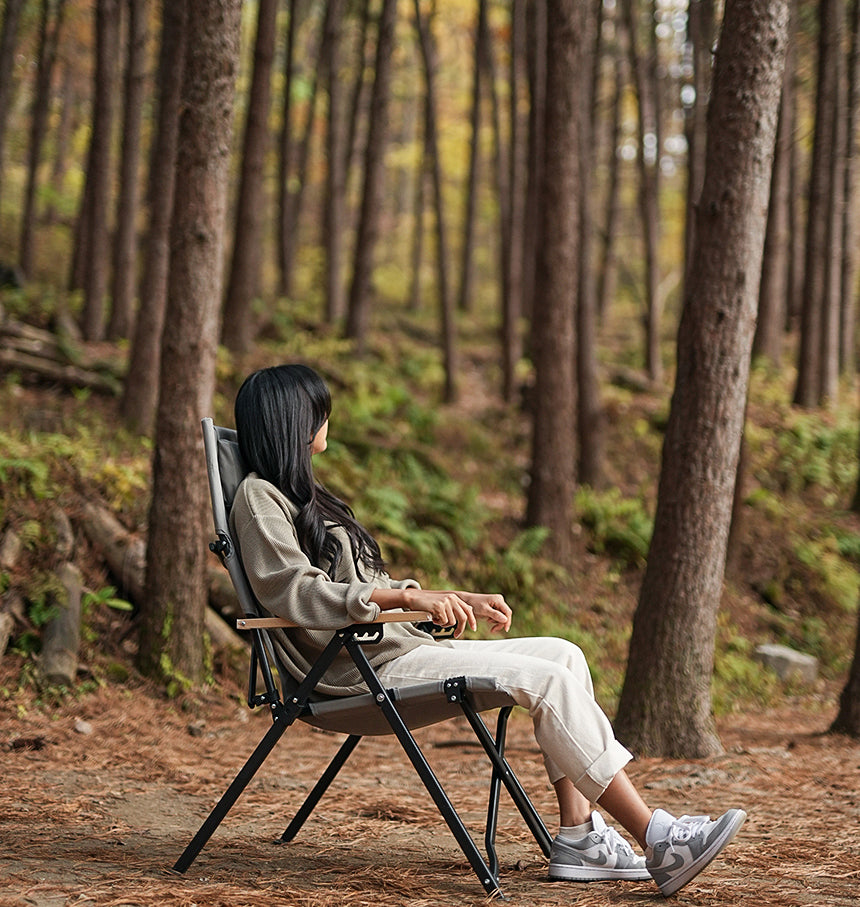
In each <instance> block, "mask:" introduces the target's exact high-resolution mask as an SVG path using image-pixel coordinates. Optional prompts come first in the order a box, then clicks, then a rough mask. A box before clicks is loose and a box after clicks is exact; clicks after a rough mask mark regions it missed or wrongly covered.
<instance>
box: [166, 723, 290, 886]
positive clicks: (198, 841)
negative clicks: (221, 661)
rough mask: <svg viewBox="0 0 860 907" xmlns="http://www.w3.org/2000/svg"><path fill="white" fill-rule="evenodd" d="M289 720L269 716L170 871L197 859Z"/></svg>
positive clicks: (182, 867) (284, 729) (184, 867)
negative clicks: (265, 727)
mask: <svg viewBox="0 0 860 907" xmlns="http://www.w3.org/2000/svg"><path fill="white" fill-rule="evenodd" d="M290 724H291V722H290V721H288V720H286V719H285V717H284V716H283V715H280V714H278V713H276V714H275V715H274V716H273V722H272V726H271V727H270V728H269V730H268V731H267V732H266V735H265V737H263V739H262V740H261V741H260V742H259V743H258V744H257V748H256V749H255V750H254V752H253V753H251V755H250V757H249V758H248V761H247V762H246V763H245V764H244V765H243V766H242V768H241V769H240V770H239V774H237V775H236V777H235V778H234V779H233V783H232V784H231V785H230V786H229V787H228V788H227V790H226V791H225V793H224V795H223V796H222V797H221V799H220V800H219V801H218V802H217V803H216V804H215V808H214V809H213V810H212V812H211V813H209V816H208V818H207V819H206V821H205V822H204V823H203V824H202V825H201V826H200V828H199V830H198V831H197V834H196V835H194V837H193V838H192V840H191V843H190V844H189V845H188V846H187V847H186V848H185V850H184V851H183V852H182V856H181V857H180V858H179V859H178V860H177V861H176V863H174V864H173V871H174V872H185V870H186V869H188V867H189V866H190V865H191V864H192V863H193V862H194V861H195V859H197V855H198V854H199V853H200V851H201V850H202V849H203V848H204V846H205V845H206V842H207V841H208V840H209V839H210V838H211V837H212V834H213V833H214V831H215V829H216V828H217V827H218V826H219V825H220V824H221V821H222V819H223V818H224V817H225V816H226V815H227V813H228V812H229V811H230V809H231V808H232V806H233V804H234V803H235V802H236V801H237V800H238V799H239V796H240V795H241V793H242V791H243V790H245V788H246V787H247V786H248V783H249V782H250V781H251V779H252V778H253V777H254V775H255V774H256V773H257V769H259V768H260V766H261V765H262V764H263V762H265V760H266V757H267V756H268V755H269V753H270V752H271V751H272V750H273V749H274V747H275V744H276V743H277V742H278V741H279V740H280V739H281V737H282V736H283V733H284V731H286V729H287V728H288V727H289V725H290Z"/></svg>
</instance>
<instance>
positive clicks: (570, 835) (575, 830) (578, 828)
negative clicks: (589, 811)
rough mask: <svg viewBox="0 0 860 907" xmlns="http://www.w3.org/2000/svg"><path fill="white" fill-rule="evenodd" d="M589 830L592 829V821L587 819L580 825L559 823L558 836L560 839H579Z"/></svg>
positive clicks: (570, 840) (571, 840)
mask: <svg viewBox="0 0 860 907" xmlns="http://www.w3.org/2000/svg"><path fill="white" fill-rule="evenodd" d="M590 831H594V823H593V822H592V821H591V819H589V820H588V821H587V822H585V823H583V824H582V825H561V826H560V827H559V829H558V836H559V837H560V838H561V839H562V841H569V842H573V841H581V840H582V839H583V838H584V837H585V836H586V835H587V834H588V833H589V832H590Z"/></svg>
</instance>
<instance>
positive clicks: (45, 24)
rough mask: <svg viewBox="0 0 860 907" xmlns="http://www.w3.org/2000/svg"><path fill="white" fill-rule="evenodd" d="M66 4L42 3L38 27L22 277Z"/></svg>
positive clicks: (29, 257) (28, 260) (29, 254)
mask: <svg viewBox="0 0 860 907" xmlns="http://www.w3.org/2000/svg"><path fill="white" fill-rule="evenodd" d="M64 11H65V0H57V2H56V3H54V4H52V3H51V0H42V13H41V20H40V23H39V52H38V63H37V75H36V91H35V94H34V96H33V107H32V113H31V120H30V148H29V151H28V155H27V185H26V188H25V190H24V213H23V215H22V217H21V242H20V246H19V249H18V263H19V265H20V266H21V270H22V271H23V272H24V274H27V275H29V274H32V272H33V233H34V230H35V225H36V183H37V180H38V176H39V162H40V160H41V157H42V145H43V143H44V140H45V132H46V130H47V127H48V114H49V111H50V105H51V80H52V77H53V74H54V67H55V64H56V61H57V45H58V43H59V40H60V30H61V28H62V25H63V13H64Z"/></svg>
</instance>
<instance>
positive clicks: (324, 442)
mask: <svg viewBox="0 0 860 907" xmlns="http://www.w3.org/2000/svg"><path fill="white" fill-rule="evenodd" d="M326 447H328V419H326V420H325V422H323V424H322V425H321V426H320V430H319V431H318V432H317V433H316V434H315V435H314V437H313V440H312V441H311V456H313V455H314V454H318V453H322V452H323V451H324V450H325V449H326Z"/></svg>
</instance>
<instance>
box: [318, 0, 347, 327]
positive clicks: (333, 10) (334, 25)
mask: <svg viewBox="0 0 860 907" xmlns="http://www.w3.org/2000/svg"><path fill="white" fill-rule="evenodd" d="M343 15H344V3H343V0H329V2H328V7H327V8H326V21H325V28H326V32H327V38H326V40H327V43H328V60H327V81H328V132H327V135H326V159H327V163H328V172H327V174H326V186H325V215H324V216H325V239H324V243H325V250H326V265H325V288H326V294H325V295H326V321H327V322H328V323H329V324H334V323H336V322H340V321H341V320H342V319H343V317H344V315H345V314H346V288H345V285H344V273H343V265H344V252H345V240H346V223H345V220H346V212H347V205H346V176H347V160H348V151H347V147H346V144H347V133H346V127H347V121H346V104H345V101H346V97H345V94H344V85H343V82H342V78H341V71H340V70H341V44H342V40H341V33H342V28H343V26H342V19H343Z"/></svg>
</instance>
